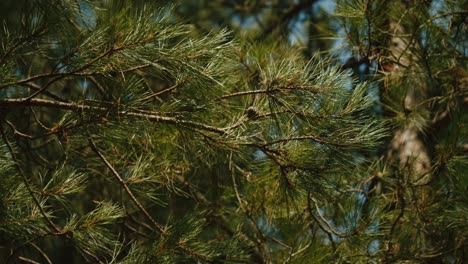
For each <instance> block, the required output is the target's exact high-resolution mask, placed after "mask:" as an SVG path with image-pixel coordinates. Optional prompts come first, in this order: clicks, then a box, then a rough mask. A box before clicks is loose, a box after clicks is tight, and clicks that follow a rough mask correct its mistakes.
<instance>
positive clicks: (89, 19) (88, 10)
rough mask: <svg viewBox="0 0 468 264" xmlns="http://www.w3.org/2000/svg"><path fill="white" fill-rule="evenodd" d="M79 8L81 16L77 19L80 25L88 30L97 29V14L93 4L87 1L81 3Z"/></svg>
mask: <svg viewBox="0 0 468 264" xmlns="http://www.w3.org/2000/svg"><path fill="white" fill-rule="evenodd" d="M78 8H79V10H80V14H79V15H78V17H77V21H78V23H79V24H80V25H82V26H85V27H87V28H91V29H94V28H95V27H96V14H95V12H94V10H93V7H92V6H91V4H90V3H88V2H86V1H79V4H78Z"/></svg>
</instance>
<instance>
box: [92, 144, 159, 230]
mask: <svg viewBox="0 0 468 264" xmlns="http://www.w3.org/2000/svg"><path fill="white" fill-rule="evenodd" d="M89 144H90V145H91V148H92V149H93V151H94V152H95V153H96V154H97V155H98V156H99V158H100V159H101V160H102V161H103V162H104V164H105V165H106V167H107V168H108V169H109V170H111V172H112V174H114V176H115V177H116V178H117V179H118V181H119V183H120V184H121V185H122V187H123V188H124V190H125V192H126V193H127V194H128V196H129V197H130V199H131V200H132V201H133V203H134V204H135V205H136V206H137V207H138V209H140V210H141V212H143V214H144V215H145V216H146V218H148V220H149V221H150V222H151V223H153V225H154V226H156V228H157V229H158V230H159V232H160V233H161V235H165V230H164V228H163V227H162V226H161V225H160V224H159V223H158V222H156V220H154V219H153V217H151V215H150V214H149V213H148V211H146V209H145V208H144V207H143V205H141V203H140V202H139V201H138V199H137V198H136V197H135V195H133V193H132V191H131V190H130V188H129V187H128V186H127V184H126V183H125V181H124V179H123V178H122V177H121V176H120V174H119V173H118V172H117V171H116V170H115V168H114V167H113V166H112V165H111V164H110V163H109V161H107V159H106V158H105V157H104V155H103V154H102V153H101V152H100V151H99V149H98V148H97V146H96V144H95V143H94V141H93V140H92V139H91V137H90V138H89Z"/></svg>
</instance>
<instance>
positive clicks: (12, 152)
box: [0, 123, 62, 234]
mask: <svg viewBox="0 0 468 264" xmlns="http://www.w3.org/2000/svg"><path fill="white" fill-rule="evenodd" d="M0 132H1V134H2V137H3V141H4V142H5V144H6V145H7V147H8V150H9V152H10V155H11V158H12V159H13V162H14V163H15V167H16V169H17V170H18V172H19V174H20V175H21V176H22V178H23V183H24V185H25V186H26V189H27V190H28V192H29V195H30V196H31V198H32V199H33V201H34V203H35V204H36V206H37V207H38V209H39V211H40V212H41V214H42V216H43V217H44V219H45V220H46V222H47V224H48V225H49V227H50V228H51V229H52V230H53V231H54V232H55V233H57V234H61V233H62V231H61V230H60V229H59V228H58V227H57V226H56V225H55V224H54V222H52V220H51V219H50V218H49V217H48V216H47V213H46V212H45V211H44V208H42V206H41V203H40V202H39V200H38V199H37V198H36V196H35V195H34V192H33V190H32V187H31V185H30V184H29V181H28V178H27V177H26V175H25V174H24V172H23V170H22V169H21V166H20V164H19V160H18V159H17V158H16V155H15V153H14V151H13V147H12V146H11V143H10V141H9V140H8V138H7V136H6V134H5V130H4V128H3V125H2V124H1V123H0Z"/></svg>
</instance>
